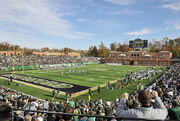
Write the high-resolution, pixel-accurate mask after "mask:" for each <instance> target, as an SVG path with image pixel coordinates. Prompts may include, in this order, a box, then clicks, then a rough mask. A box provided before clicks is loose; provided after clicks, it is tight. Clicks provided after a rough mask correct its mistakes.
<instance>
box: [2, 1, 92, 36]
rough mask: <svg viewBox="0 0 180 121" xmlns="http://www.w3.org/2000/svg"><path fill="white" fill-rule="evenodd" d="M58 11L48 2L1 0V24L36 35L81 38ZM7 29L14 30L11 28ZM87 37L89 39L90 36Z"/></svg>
mask: <svg viewBox="0 0 180 121" xmlns="http://www.w3.org/2000/svg"><path fill="white" fill-rule="evenodd" d="M56 10H57V9H56V8H53V6H51V5H50V4H49V3H48V1H46V0H1V1H0V22H1V24H2V23H4V24H6V25H8V24H13V25H17V27H21V28H24V29H25V30H27V31H33V32H35V33H36V32H37V33H41V34H45V35H53V36H54V35H55V36H60V37H64V38H72V39H74V38H77V37H78V38H79V36H80V34H78V33H76V32H75V31H73V25H72V24H71V23H70V22H69V21H68V20H66V19H64V18H63V16H64V14H59V13H61V12H59V11H58V13H57V12H56ZM69 14H70V13H69ZM7 28H9V30H11V29H12V28H11V26H7ZM27 28H28V29H27ZM17 32H18V31H17ZM86 35H87V37H89V36H88V35H90V34H88V33H87V34H86ZM83 37H85V36H83Z"/></svg>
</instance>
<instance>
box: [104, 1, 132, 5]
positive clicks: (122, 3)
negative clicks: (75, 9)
mask: <svg viewBox="0 0 180 121" xmlns="http://www.w3.org/2000/svg"><path fill="white" fill-rule="evenodd" d="M103 1H105V2H109V3H113V4H117V5H130V4H133V3H135V0H103Z"/></svg>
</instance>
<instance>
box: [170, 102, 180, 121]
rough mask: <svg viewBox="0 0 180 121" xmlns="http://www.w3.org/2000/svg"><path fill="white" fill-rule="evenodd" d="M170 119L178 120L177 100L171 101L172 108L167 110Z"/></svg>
mask: <svg viewBox="0 0 180 121" xmlns="http://www.w3.org/2000/svg"><path fill="white" fill-rule="evenodd" d="M168 114H169V119H170V120H180V105H178V102H177V101H173V102H172V108H170V109H169V110H168Z"/></svg>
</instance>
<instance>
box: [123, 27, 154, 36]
mask: <svg viewBox="0 0 180 121" xmlns="http://www.w3.org/2000/svg"><path fill="white" fill-rule="evenodd" d="M149 33H151V31H150V30H148V29H146V28H144V29H142V30H140V31H134V32H127V33H126V35H145V34H149Z"/></svg>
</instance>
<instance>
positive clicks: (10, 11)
mask: <svg viewBox="0 0 180 121" xmlns="http://www.w3.org/2000/svg"><path fill="white" fill-rule="evenodd" d="M164 37H169V38H172V39H174V38H177V37H180V0H0V42H9V43H10V44H18V45H20V46H21V47H22V46H23V47H28V48H42V47H49V48H58V49H62V48H64V47H69V48H72V49H81V50H82V49H86V50H87V49H88V48H89V47H90V46H91V45H96V46H98V45H99V44H100V43H101V42H103V43H104V44H105V46H107V47H109V46H110V43H113V42H120V43H128V40H133V39H136V38H141V39H148V40H149V41H152V40H153V39H158V40H160V39H163V38H164Z"/></svg>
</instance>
